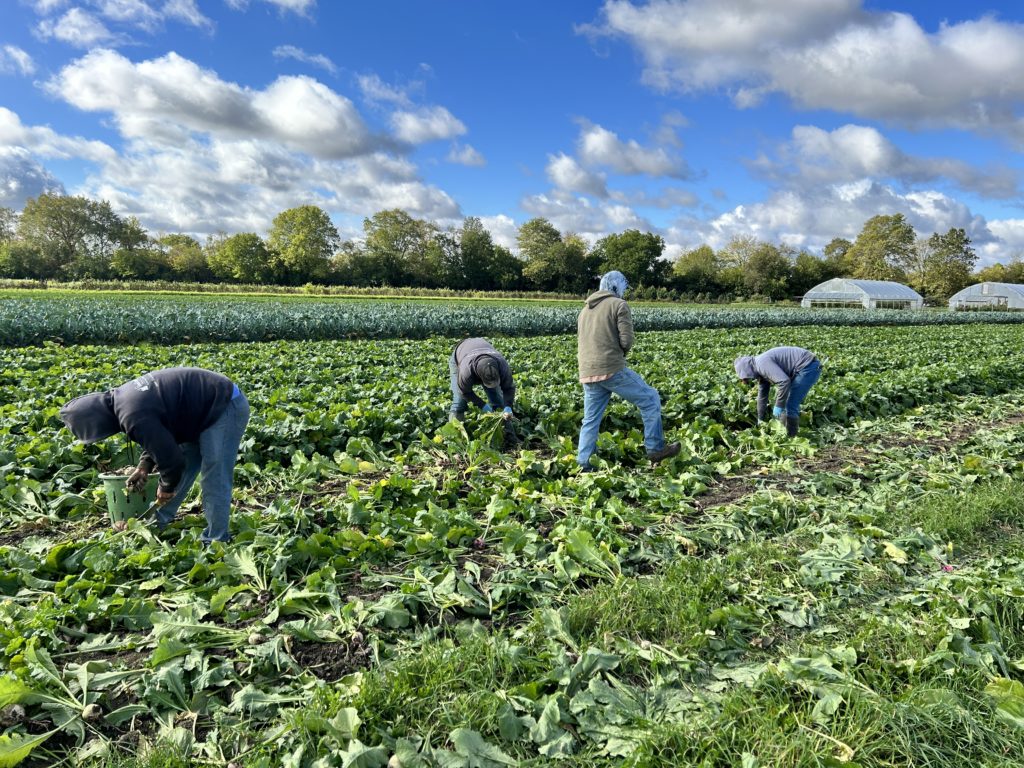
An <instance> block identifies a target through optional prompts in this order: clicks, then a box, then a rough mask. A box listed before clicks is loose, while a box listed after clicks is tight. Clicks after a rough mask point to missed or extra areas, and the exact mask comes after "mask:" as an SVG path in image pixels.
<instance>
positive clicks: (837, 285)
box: [804, 277, 923, 301]
mask: <svg viewBox="0 0 1024 768" xmlns="http://www.w3.org/2000/svg"><path fill="white" fill-rule="evenodd" d="M865 298H871V299H876V300H878V301H892V300H910V301H923V299H922V297H921V294H919V293H918V292H917V291H915V290H914V289H913V288H911V287H910V286H907V285H903V284H902V283H893V282H890V281H888V280H853V279H851V278H846V277H837V278H835V279H833V280H826V281H825V282H824V283H820V284H818V285H816V286H814V287H813V288H811V290H809V291H808V292H807V293H805V294H804V301H808V300H810V301H862V300H864V299H865Z"/></svg>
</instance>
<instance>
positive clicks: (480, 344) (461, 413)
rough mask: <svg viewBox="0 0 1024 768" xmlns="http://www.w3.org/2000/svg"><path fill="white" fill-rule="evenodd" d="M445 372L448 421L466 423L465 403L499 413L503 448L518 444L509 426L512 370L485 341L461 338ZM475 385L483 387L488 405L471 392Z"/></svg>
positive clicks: (514, 389) (513, 391) (512, 396)
mask: <svg viewBox="0 0 1024 768" xmlns="http://www.w3.org/2000/svg"><path fill="white" fill-rule="evenodd" d="M448 373H449V374H451V386H452V407H451V413H450V414H449V421H465V419H466V409H467V408H468V407H469V406H468V403H473V405H475V406H477V407H479V408H482V409H483V411H484V413H492V412H494V411H500V412H501V416H502V418H503V419H504V420H505V424H504V441H505V445H506V446H509V447H511V446H515V445H517V444H518V443H519V438H518V437H517V436H516V432H515V428H514V427H513V426H512V420H513V418H514V416H515V414H514V413H513V412H512V406H513V404H514V402H515V399H516V385H515V382H514V381H512V369H511V368H510V367H509V364H508V361H507V360H506V359H505V358H504V357H503V356H502V354H501V353H500V352H499V351H498V350H496V349H495V348H494V347H493V346H491V343H490V342H489V341H487V339H480V338H472V339H464V340H463V341H461V342H459V344H458V345H456V347H455V349H453V350H452V354H451V357H449V358H448ZM478 384H479V385H480V386H481V387H483V390H484V394H485V395H487V402H484V400H483V398H481V397H480V396H479V395H478V394H477V393H476V392H474V391H473V387H475V386H477V385H478Z"/></svg>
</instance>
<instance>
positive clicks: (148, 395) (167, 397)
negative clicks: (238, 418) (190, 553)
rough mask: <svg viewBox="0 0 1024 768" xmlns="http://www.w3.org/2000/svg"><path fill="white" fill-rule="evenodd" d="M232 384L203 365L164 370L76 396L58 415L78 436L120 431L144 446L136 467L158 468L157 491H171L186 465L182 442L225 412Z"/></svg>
mask: <svg viewBox="0 0 1024 768" xmlns="http://www.w3.org/2000/svg"><path fill="white" fill-rule="evenodd" d="M234 389H235V385H234V384H233V383H232V382H231V379H229V378H228V377H227V376H224V375H223V374H220V373H215V372H213V371H207V370H204V369H202V368H164V369H163V370H159V371H153V372H152V373H146V374H143V375H142V376H140V377H139V378H137V379H135V380H133V381H129V382H128V383H127V384H122V385H121V386H120V387H117V388H116V389H111V390H108V391H107V392H95V393H93V394H90V395H83V396H82V397H76V398H75V399H74V400H72V401H71V402H70V403H68V404H67V405H65V406H64V407H63V408H61V411H60V418H61V419H62V420H63V421H64V423H65V424H67V425H68V428H69V429H70V430H71V432H72V433H73V434H74V435H75V437H77V438H78V439H79V440H81V441H82V442H85V443H95V442H97V441H98V440H103V439H104V438H107V437H110V436H111V435H114V434H116V433H118V432H124V433H125V434H127V435H128V437H129V438H131V439H132V440H134V441H135V442H137V443H138V444H139V445H141V446H142V448H143V454H142V459H141V461H140V462H139V465H140V466H142V467H145V468H146V469H147V470H148V471H152V470H153V468H154V466H155V467H157V468H159V470H160V489H161V490H163V491H165V492H171V491H173V490H174V489H175V488H176V487H177V485H178V482H179V481H180V480H181V475H182V473H183V472H184V469H185V456H184V454H183V453H182V451H181V448H180V447H179V446H180V445H181V444H182V443H195V442H198V441H199V434H200V433H201V432H202V431H203V430H205V429H206V428H207V427H209V426H211V425H212V424H213V423H214V422H215V421H217V419H218V418H220V415H221V414H222V413H223V412H224V409H225V408H226V407H227V405H228V403H229V402H231V397H232V395H233V393H234Z"/></svg>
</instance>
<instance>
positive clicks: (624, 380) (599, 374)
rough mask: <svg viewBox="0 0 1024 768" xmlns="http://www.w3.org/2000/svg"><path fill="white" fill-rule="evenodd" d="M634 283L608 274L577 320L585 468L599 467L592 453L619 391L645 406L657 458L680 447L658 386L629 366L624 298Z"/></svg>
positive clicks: (647, 441) (651, 453) (580, 454)
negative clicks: (665, 427)
mask: <svg viewBox="0 0 1024 768" xmlns="http://www.w3.org/2000/svg"><path fill="white" fill-rule="evenodd" d="M628 287H629V284H628V283H627V282H626V277H625V275H623V274H622V273H621V272H617V271H613V272H608V273H607V274H605V275H603V276H602V277H601V283H600V285H599V286H598V290H597V292H596V293H593V294H591V295H590V296H589V297H588V298H587V301H586V304H584V306H583V311H582V312H580V316H579V320H578V321H577V329H578V347H577V360H578V363H579V376H580V383H581V384H582V385H583V425H582V427H580V440H579V446H578V448H577V451H576V462H577V463H578V464H579V466H580V471H582V472H589V471H591V470H593V467H592V466H591V465H590V457H591V456H593V455H594V453H595V451H596V450H597V435H598V432H599V431H600V428H601V419H602V417H603V416H604V411H605V408H607V407H608V401H609V400H610V399H611V396H612V394H613V393H614V394H617V395H618V396H619V397H622V398H624V399H626V400H628V401H629V402H631V403H633V404H634V405H636V406H637V407H638V408H639V409H640V416H641V418H643V422H644V446H645V447H646V448H647V456H648V458H649V459H650V460H651V462H652V463H657V462H659V461H661V460H662V459H667V458H669V457H671V456H675V455H676V454H677V453H679V443H672V444H671V445H666V444H665V435H664V432H663V431H662V427H661V398H660V397H659V396H658V390H656V389H655V388H654V387H652V386H650V385H649V384H647V382H645V381H644V380H643V378H641V376H640V375H639V374H637V373H636V372H634V371H632V370H630V369H629V368H627V367H626V354H627V353H628V352H629V350H630V348H631V347H632V346H633V317H632V315H631V314H630V312H629V305H628V304H627V303H626V302H625V300H624V298H623V297H624V295H625V293H626V289H627V288H628Z"/></svg>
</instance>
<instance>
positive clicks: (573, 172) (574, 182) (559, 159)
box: [547, 152, 608, 198]
mask: <svg viewBox="0 0 1024 768" xmlns="http://www.w3.org/2000/svg"><path fill="white" fill-rule="evenodd" d="M547 175H548V178H549V179H550V180H551V183H552V184H554V185H555V186H556V187H557V188H558V189H560V190H565V191H567V192H581V193H583V194H585V195H593V196H594V197H602V198H603V197H608V188H607V187H606V186H605V179H604V176H603V175H602V174H600V173H593V172H591V171H588V170H586V169H585V168H583V167H582V166H581V165H580V164H579V163H578V162H576V160H575V158H572V157H569V156H568V155H566V154H564V153H561V152H560V153H558V154H557V155H548V167H547Z"/></svg>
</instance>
